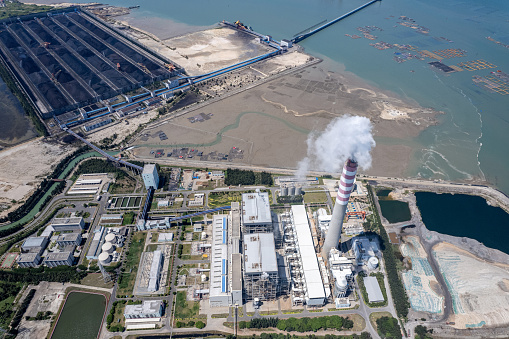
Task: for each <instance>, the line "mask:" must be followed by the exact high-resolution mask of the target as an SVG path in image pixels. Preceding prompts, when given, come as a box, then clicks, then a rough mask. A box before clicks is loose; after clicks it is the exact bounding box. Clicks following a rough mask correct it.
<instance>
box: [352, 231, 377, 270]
mask: <svg viewBox="0 0 509 339" xmlns="http://www.w3.org/2000/svg"><path fill="white" fill-rule="evenodd" d="M352 249H353V253H354V255H355V259H356V260H357V264H358V265H359V264H361V265H363V264H367V263H368V261H369V260H370V258H372V257H377V256H378V255H379V254H380V249H379V247H378V242H377V241H376V240H375V239H369V238H368V237H355V238H353V239H352ZM377 264H378V261H377Z"/></svg>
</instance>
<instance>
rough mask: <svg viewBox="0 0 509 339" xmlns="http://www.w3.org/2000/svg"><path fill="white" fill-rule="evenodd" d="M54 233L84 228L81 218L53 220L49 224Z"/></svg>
mask: <svg viewBox="0 0 509 339" xmlns="http://www.w3.org/2000/svg"><path fill="white" fill-rule="evenodd" d="M51 227H53V231H54V232H66V231H72V232H74V231H79V232H81V230H83V229H84V228H85V222H84V221H83V218H81V217H79V218H55V219H53V221H52V222H51Z"/></svg>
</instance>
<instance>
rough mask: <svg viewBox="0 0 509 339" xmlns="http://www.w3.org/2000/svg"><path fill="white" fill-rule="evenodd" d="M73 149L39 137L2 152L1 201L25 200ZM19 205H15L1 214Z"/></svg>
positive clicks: (0, 153) (0, 161) (0, 172)
mask: <svg viewBox="0 0 509 339" xmlns="http://www.w3.org/2000/svg"><path fill="white" fill-rule="evenodd" d="M73 150H74V148H73V147H70V146H63V145H60V144H57V143H49V142H46V141H44V140H43V139H41V138H39V139H34V140H31V141H28V142H26V143H24V144H21V145H18V146H15V147H11V148H8V149H5V150H2V151H0V202H3V203H7V202H10V201H11V200H13V199H14V200H16V201H20V200H23V199H25V198H26V197H27V195H28V194H30V193H31V192H32V190H33V189H34V188H35V187H36V186H37V184H39V183H40V182H41V181H42V179H43V178H44V177H45V176H46V175H48V174H49V173H51V171H52V169H53V168H54V166H55V164H57V163H58V162H59V161H60V160H61V159H62V158H64V157H65V156H66V155H68V154H69V153H71V152H72V151H73ZM17 205H19V204H14V205H13V206H12V207H11V208H10V209H9V210H6V211H3V212H2V214H6V213H8V212H9V211H10V210H12V209H13V208H15V207H16V206H17ZM2 214H0V215H2Z"/></svg>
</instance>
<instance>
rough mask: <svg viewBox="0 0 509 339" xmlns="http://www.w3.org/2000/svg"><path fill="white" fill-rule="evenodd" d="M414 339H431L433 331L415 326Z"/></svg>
mask: <svg viewBox="0 0 509 339" xmlns="http://www.w3.org/2000/svg"><path fill="white" fill-rule="evenodd" d="M414 330H415V339H432V338H433V337H432V336H431V333H433V330H428V328H427V327H426V326H422V325H417V326H415V329H414Z"/></svg>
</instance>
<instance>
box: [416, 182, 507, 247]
mask: <svg viewBox="0 0 509 339" xmlns="http://www.w3.org/2000/svg"><path fill="white" fill-rule="evenodd" d="M415 197H416V198H417V207H419V210H420V211H421V215H422V221H423V222H424V224H425V225H426V228H427V229H429V230H431V231H436V232H439V233H443V234H448V235H453V236H457V237H467V238H471V239H475V240H477V241H479V242H482V243H483V244H484V245H486V246H487V247H490V248H495V249H497V250H500V251H502V252H504V253H508V254H509V214H508V213H506V212H505V211H504V210H503V209H501V208H500V207H493V206H490V205H488V204H487V203H486V200H484V199H483V198H481V197H477V196H471V195H463V194H455V195H453V194H436V193H428V192H417V193H415Z"/></svg>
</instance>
